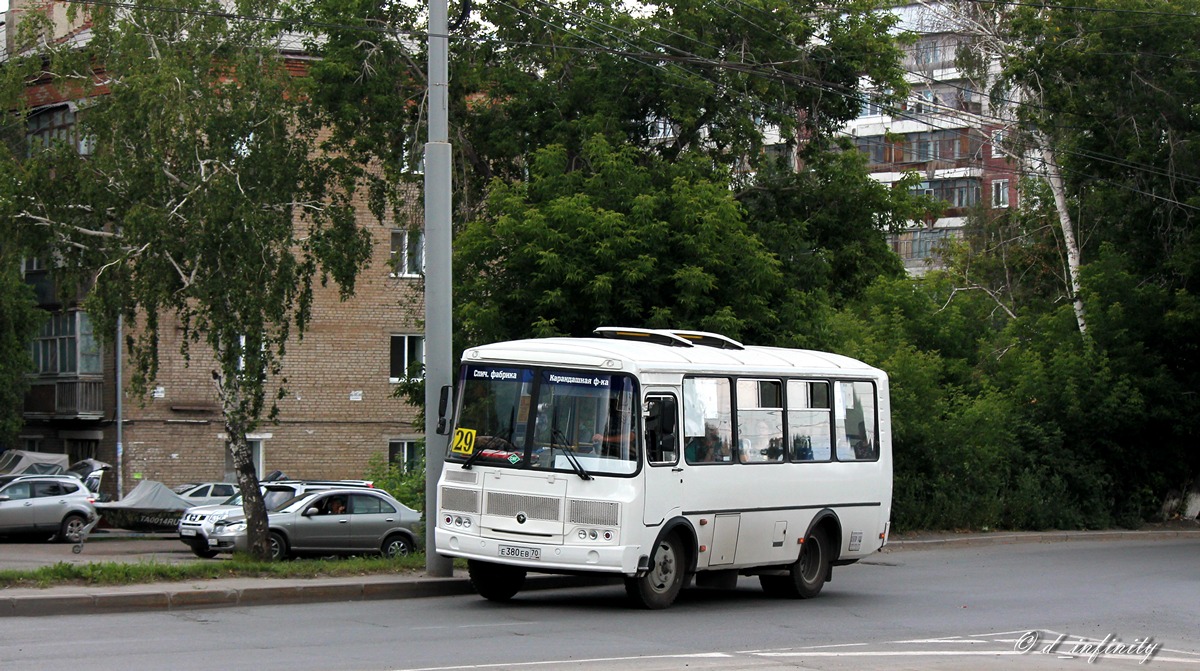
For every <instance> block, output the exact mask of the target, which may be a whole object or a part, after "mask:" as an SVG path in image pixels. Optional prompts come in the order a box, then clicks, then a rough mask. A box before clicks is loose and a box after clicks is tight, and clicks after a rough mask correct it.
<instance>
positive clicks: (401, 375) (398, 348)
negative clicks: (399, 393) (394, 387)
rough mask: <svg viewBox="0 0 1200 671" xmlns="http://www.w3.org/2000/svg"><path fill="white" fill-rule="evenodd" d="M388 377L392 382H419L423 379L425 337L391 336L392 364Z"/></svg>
mask: <svg viewBox="0 0 1200 671" xmlns="http://www.w3.org/2000/svg"><path fill="white" fill-rule="evenodd" d="M388 377H389V379H390V380H391V381H392V382H399V381H401V380H421V379H424V377H425V337H424V336H417V335H394V336H392V363H391V369H390V372H389V373H388Z"/></svg>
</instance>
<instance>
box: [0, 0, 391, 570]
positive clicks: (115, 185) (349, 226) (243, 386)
mask: <svg viewBox="0 0 1200 671" xmlns="http://www.w3.org/2000/svg"><path fill="white" fill-rule="evenodd" d="M88 11H89V12H90V14H89V16H88V17H87V18H88V19H89V20H90V26H91V30H90V34H86V33H85V36H87V37H90V39H88V40H87V41H86V42H85V43H83V44H80V43H79V40H71V41H67V42H59V43H47V42H45V41H43V42H41V43H40V44H38V43H28V44H27V46H29V47H30V50H27V51H26V52H25V53H26V54H28V55H27V56H25V57H23V58H16V59H13V60H12V61H10V62H9V64H8V67H7V68H6V70H5V75H6V77H7V78H8V79H7V82H6V84H7V86H6V87H5V91H7V92H8V94H9V100H8V101H7V103H8V104H9V108H10V109H15V110H19V111H22V112H24V111H25V110H27V109H28V105H29V97H28V96H27V95H25V94H26V92H28V91H35V90H38V91H41V92H42V93H47V92H49V93H51V94H54V95H57V96H58V97H60V98H64V99H66V100H67V101H69V102H70V103H71V104H72V105H74V106H75V107H76V109H77V112H76V119H77V123H78V131H77V133H76V134H75V135H74V136H73V137H71V138H69V141H67V142H63V141H55V142H52V143H50V144H49V145H48V146H42V147H21V146H16V147H11V148H10V149H9V151H8V153H7V155H5V156H4V157H3V162H2V166H3V167H2V174H0V197H2V198H3V202H5V203H6V206H7V212H6V214H8V215H9V217H10V219H11V221H13V222H14V223H15V229H16V233H17V236H18V238H19V240H20V243H21V244H22V245H23V246H24V247H26V248H28V249H33V250H37V251H38V252H39V253H40V254H44V255H45V256H47V257H50V256H51V255H53V257H55V258H57V259H58V260H59V261H60V263H61V264H62V267H61V268H59V269H58V272H59V273H60V275H62V276H63V277H66V278H70V279H72V280H74V281H77V282H80V283H81V284H83V285H85V286H90V287H91V291H90V293H89V295H88V298H87V300H86V303H85V307H86V308H87V309H88V311H89V312H90V313H92V315H93V317H94V319H95V321H96V323H97V326H98V328H99V330H101V331H102V332H107V333H108V334H110V336H111V334H112V333H113V332H114V325H115V323H116V321H117V318H118V317H123V318H124V320H125V329H126V332H127V333H128V334H129V335H128V336H127V338H126V342H124V343H121V344H120V346H123V347H127V348H128V350H129V352H130V354H131V356H130V363H131V365H132V366H133V367H134V368H135V373H134V375H133V377H132V380H131V387H132V391H133V392H135V393H136V392H138V391H142V392H144V390H145V389H146V386H147V384H149V383H151V382H153V381H154V379H155V376H156V374H157V372H158V360H159V355H160V350H159V348H160V343H161V341H162V340H163V338H164V335H165V334H166V333H167V332H168V329H172V330H173V329H179V331H178V333H179V334H180V335H181V337H182V346H181V353H182V355H183V356H184V358H185V360H187V361H189V362H191V361H192V354H193V353H195V352H196V351H197V350H198V349H203V350H204V351H206V353H207V355H206V356H205V357H203V360H204V361H211V362H212V364H211V366H212V368H211V377H212V384H213V387H214V392H215V394H216V396H217V397H218V398H219V399H220V404H221V412H222V415H223V421H224V434H225V437H226V440H227V444H228V449H229V450H230V452H231V454H232V457H233V462H234V465H235V467H236V470H237V480H238V485H239V488H240V490H241V492H242V494H243V497H244V500H245V512H246V515H247V522H248V527H249V534H250V536H249V537H250V545H251V548H252V553H253V554H254V555H256V556H259V557H265V556H267V554H268V546H267V533H266V512H265V508H264V505H263V499H262V496H261V494H260V490H259V483H258V478H257V476H256V473H255V469H254V465H253V463H252V462H251V455H250V448H249V445H248V443H247V439H246V435H247V433H250V432H253V431H254V430H255V428H256V427H258V426H259V425H260V423H261V422H263V421H267V420H270V419H272V418H274V417H275V413H276V408H275V406H274V404H273V399H274V398H278V397H280V396H281V395H282V393H283V386H284V385H285V384H286V380H285V379H283V378H282V377H280V371H281V364H282V360H283V357H284V354H285V351H286V348H287V345H288V343H289V342H290V341H291V340H292V339H294V338H298V337H302V335H303V333H304V330H305V327H306V326H307V325H308V323H309V321H310V320H311V318H312V305H313V288H314V282H320V283H322V284H324V283H325V282H327V281H330V280H331V281H333V282H335V283H336V284H337V285H338V287H339V288H340V290H341V295H342V296H343V298H344V297H346V296H348V295H349V294H350V293H351V292H352V291H353V289H354V280H355V276H356V274H357V272H358V270H359V269H360V268H361V267H362V266H364V265H365V263H366V260H367V259H368V257H369V251H370V238H369V235H368V233H367V231H366V230H364V229H363V228H362V226H361V225H360V224H359V223H358V222H357V221H356V217H355V210H354V207H353V205H352V199H353V197H354V194H355V193H356V190H357V189H359V188H360V187H361V185H362V184H363V183H364V180H365V175H364V172H363V170H362V168H361V167H359V166H358V165H356V164H352V163H349V162H346V161H343V160H340V159H339V158H338V156H337V155H336V154H335V153H333V152H330V151H319V148H320V145H319V139H320V137H321V128H320V126H319V119H314V117H311V116H310V115H308V114H306V110H305V100H306V98H305V96H304V95H303V94H304V89H303V87H302V85H303V83H304V82H303V77H302V76H298V75H297V74H296V73H293V72H289V70H288V67H287V64H286V63H285V60H284V58H283V55H282V54H281V45H282V44H283V42H282V41H281V39H282V33H281V27H280V24H279V23H278V22H275V21H272V20H271V16H272V14H271V12H272V11H273V10H272V4H271V3H267V2H256V1H254V0H245V1H238V2H236V3H233V4H232V6H231V5H229V4H227V3H226V4H223V3H218V2H211V1H209V0H162V1H161V2H156V3H154V5H153V6H141V5H137V6H131V5H125V4H120V5H93V6H89V8H88ZM27 16H29V17H31V18H30V19H28V20H27V21H26V23H25V27H26V28H33V29H41V34H43V35H45V34H47V32H46V31H47V27H46V26H44V25H42V26H38V25H36V20H35V19H34V18H32V17H35V16H36V13H35V12H30V13H28V14H27ZM36 34H37V33H36V30H35V31H32V32H26V33H25V35H26V36H27V37H28V36H35V37H36ZM81 149H82V151H81ZM327 149H328V148H327ZM380 210H381V208H377V211H378V212H379V214H382V212H381V211H380ZM196 358H197V359H198V360H199V359H200V357H198V356H197V357H196Z"/></svg>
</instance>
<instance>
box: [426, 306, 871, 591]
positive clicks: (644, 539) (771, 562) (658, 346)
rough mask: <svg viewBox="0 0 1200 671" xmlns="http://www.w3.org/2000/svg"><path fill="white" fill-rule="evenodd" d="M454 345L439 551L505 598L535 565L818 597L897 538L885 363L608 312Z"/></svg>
mask: <svg viewBox="0 0 1200 671" xmlns="http://www.w3.org/2000/svg"><path fill="white" fill-rule="evenodd" d="M595 336H596V337H592V338H544V339H533V340H518V341H512V342H501V343H495V344H491V345H485V346H482V347H474V348H471V349H469V350H467V351H466V352H464V353H463V362H462V368H461V370H460V375H459V381H458V394H457V402H456V408H455V413H454V420H455V421H454V431H453V437H452V438H451V441H450V446H449V449H448V453H447V458H446V460H445V463H444V467H443V471H442V474H441V479H440V481H439V483H438V509H437V511H436V514H437V515H438V522H437V525H436V531H435V537H436V540H435V542H436V546H437V552H438V553H439V554H441V555H444V556H449V557H464V558H466V559H467V560H468V566H469V569H470V578H471V582H472V584H473V585H474V587H475V589H476V590H477V591H478V592H479V594H480V595H482V596H483V597H485V598H487V599H491V600H493V601H504V600H507V599H510V598H512V597H513V595H515V594H516V593H517V592H518V591H519V590H520V589H521V586H522V584H523V582H524V580H525V576H526V572H528V571H533V572H543V573H566V574H579V573H606V574H610V575H613V576H623V577H624V580H625V588H626V592H627V593H628V595H629V597H630V598H631V599H632V600H633V601H634V603H636V604H638V605H640V606H643V607H646V608H665V607H667V606H669V605H670V604H671V603H672V602H673V601H674V600H675V598H676V596H677V595H678V594H679V591H680V589H682V587H683V586H684V585H685V584H687V583H688V582H689V581H690V580H691V579H692V578H693V577H694V578H695V581H696V584H697V585H700V586H730V587H732V586H733V585H734V584H736V582H737V578H738V576H739V575H756V576H758V578H759V581H760V583H761V584H762V588H763V589H764V590H765V591H767V592H768V593H771V594H776V595H780V596H788V597H798V598H808V597H813V596H816V595H817V593H819V592H820V591H821V588H822V586H823V585H824V584H825V582H826V581H827V580H829V579H830V577H831V574H832V570H833V569H832V567H833V566H840V565H845V564H852V563H854V562H856V561H858V560H859V559H861V558H863V557H865V556H867V555H869V554H871V553H873V552H875V551H877V550H879V549H880V548H881V547H883V545H884V544H885V543H886V542H887V535H888V525H889V515H890V511H891V498H892V453H891V421H890V417H889V403H888V380H887V376H886V374H885V373H884V372H883V371H881V370H878V369H876V368H872V367H870V366H867V365H866V364H864V363H862V362H859V361H856V360H854V359H850V358H848V357H845V356H840V355H837V354H829V353H825V352H814V351H807V350H795V349H780V348H772V347H753V346H743V345H742V344H740V343H738V342H736V341H734V340H731V339H729V338H726V337H724V336H720V335H716V334H712V333H702V332H695V331H667V330H652V329H630V328H600V329H597V330H596V332H595Z"/></svg>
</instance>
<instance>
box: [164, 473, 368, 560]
mask: <svg viewBox="0 0 1200 671" xmlns="http://www.w3.org/2000/svg"><path fill="white" fill-rule="evenodd" d="M372 486H373V485H372V484H371V483H370V482H368V481H367V480H276V481H274V482H264V483H262V493H263V501H264V502H265V503H266V507H267V511H268V512H270V511H271V510H274V509H275V507H276V506H278V505H279V504H280V503H283V502H284V501H287V500H289V499H292V498H294V497H296V496H299V495H301V494H306V493H308V492H313V491H317V490H322V489H331V488H333V487H356V488H363V489H369V488H371V487H372ZM231 515H236V516H241V515H242V495H241V494H240V493H239V494H235V495H234V496H232V497H230V498H229V500H227V501H225V502H224V503H220V504H214V505H207V506H196V507H195V508H188V509H187V510H185V511H184V513H183V515H182V516H180V518H179V540H181V541H183V542H184V543H186V544H187V546H188V547H190V548H191V549H192V552H193V553H194V554H195V555H196V556H197V557H204V558H205V559H211V558H213V557H216V556H217V551H216V550H215V549H212V547H211V544H210V543H209V540H210V538H211V537H212V532H213V525H214V524H216V523H217V522H219V521H221V520H224V519H225V518H227V517H229V516H231Z"/></svg>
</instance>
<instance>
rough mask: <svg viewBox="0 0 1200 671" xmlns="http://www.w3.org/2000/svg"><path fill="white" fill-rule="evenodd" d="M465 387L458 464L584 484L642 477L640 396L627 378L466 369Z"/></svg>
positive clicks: (453, 451)
mask: <svg viewBox="0 0 1200 671" xmlns="http://www.w3.org/2000/svg"><path fill="white" fill-rule="evenodd" d="M459 387H460V389H462V394H461V396H462V401H461V406H460V408H459V413H458V425H457V427H456V429H455V432H454V439H453V440H452V441H451V445H450V451H449V454H448V458H449V459H450V460H451V461H459V462H463V463H464V465H465V466H468V467H469V466H471V465H474V464H475V463H486V464H487V465H489V466H502V467H506V468H518V469H534V470H551V471H565V472H568V473H570V472H574V473H576V474H578V475H579V476H580V477H583V478H588V477H591V476H593V475H628V474H631V473H633V472H634V471H636V470H637V464H638V438H637V418H636V415H635V412H634V410H635V404H636V399H637V390H636V385H635V383H634V380H633V378H631V377H629V376H628V375H612V374H608V373H598V372H596V371H571V370H559V369H544V368H543V369H535V368H509V367H500V366H478V365H467V366H464V367H463V369H462V377H461V384H460V385H459Z"/></svg>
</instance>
